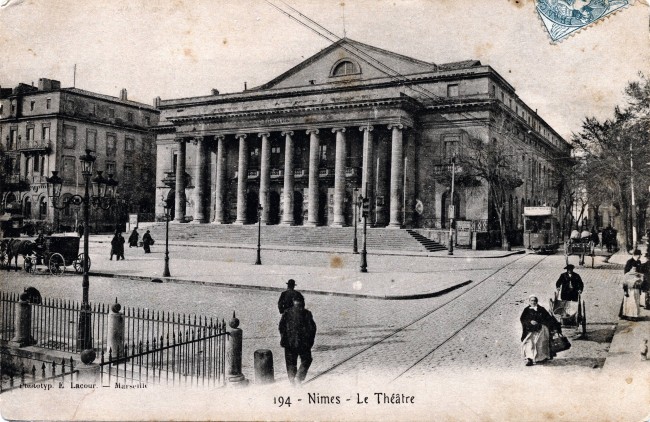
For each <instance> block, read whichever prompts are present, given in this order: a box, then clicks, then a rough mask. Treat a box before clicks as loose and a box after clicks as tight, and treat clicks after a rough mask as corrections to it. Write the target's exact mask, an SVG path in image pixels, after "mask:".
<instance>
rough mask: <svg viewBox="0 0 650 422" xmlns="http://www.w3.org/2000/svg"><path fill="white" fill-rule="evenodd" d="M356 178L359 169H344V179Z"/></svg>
mask: <svg viewBox="0 0 650 422" xmlns="http://www.w3.org/2000/svg"><path fill="white" fill-rule="evenodd" d="M358 176H359V167H346V168H345V177H358Z"/></svg>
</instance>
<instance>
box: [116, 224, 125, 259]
mask: <svg viewBox="0 0 650 422" xmlns="http://www.w3.org/2000/svg"><path fill="white" fill-rule="evenodd" d="M124 242H125V240H124V236H122V232H119V231H118V232H117V260H118V261H119V260H120V259H122V261H124Z"/></svg>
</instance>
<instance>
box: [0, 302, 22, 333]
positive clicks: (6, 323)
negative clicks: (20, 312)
mask: <svg viewBox="0 0 650 422" xmlns="http://www.w3.org/2000/svg"><path fill="white" fill-rule="evenodd" d="M18 297H19V295H18V293H8V292H0V318H2V319H1V320H0V340H3V341H9V340H11V339H12V338H13V337H14V330H15V329H16V328H15V325H16V313H15V309H16V303H17V302H18Z"/></svg>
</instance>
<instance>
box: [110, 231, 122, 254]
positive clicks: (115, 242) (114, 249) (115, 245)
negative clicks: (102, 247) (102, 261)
mask: <svg viewBox="0 0 650 422" xmlns="http://www.w3.org/2000/svg"><path fill="white" fill-rule="evenodd" d="M119 244H120V239H119V238H118V237H117V232H115V234H114V235H113V239H111V257H110V260H111V261H112V260H113V255H117V261H119V260H120V253H119V247H120V246H119Z"/></svg>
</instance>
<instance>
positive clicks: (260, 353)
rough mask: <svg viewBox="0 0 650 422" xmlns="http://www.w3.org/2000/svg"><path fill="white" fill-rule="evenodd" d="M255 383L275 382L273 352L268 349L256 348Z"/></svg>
mask: <svg viewBox="0 0 650 422" xmlns="http://www.w3.org/2000/svg"><path fill="white" fill-rule="evenodd" d="M253 356H254V358H253V360H254V362H255V363H254V366H255V384H271V383H273V382H275V380H274V374H273V352H271V351H270V350H268V349H260V350H256V351H255V353H254V355H253Z"/></svg>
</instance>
